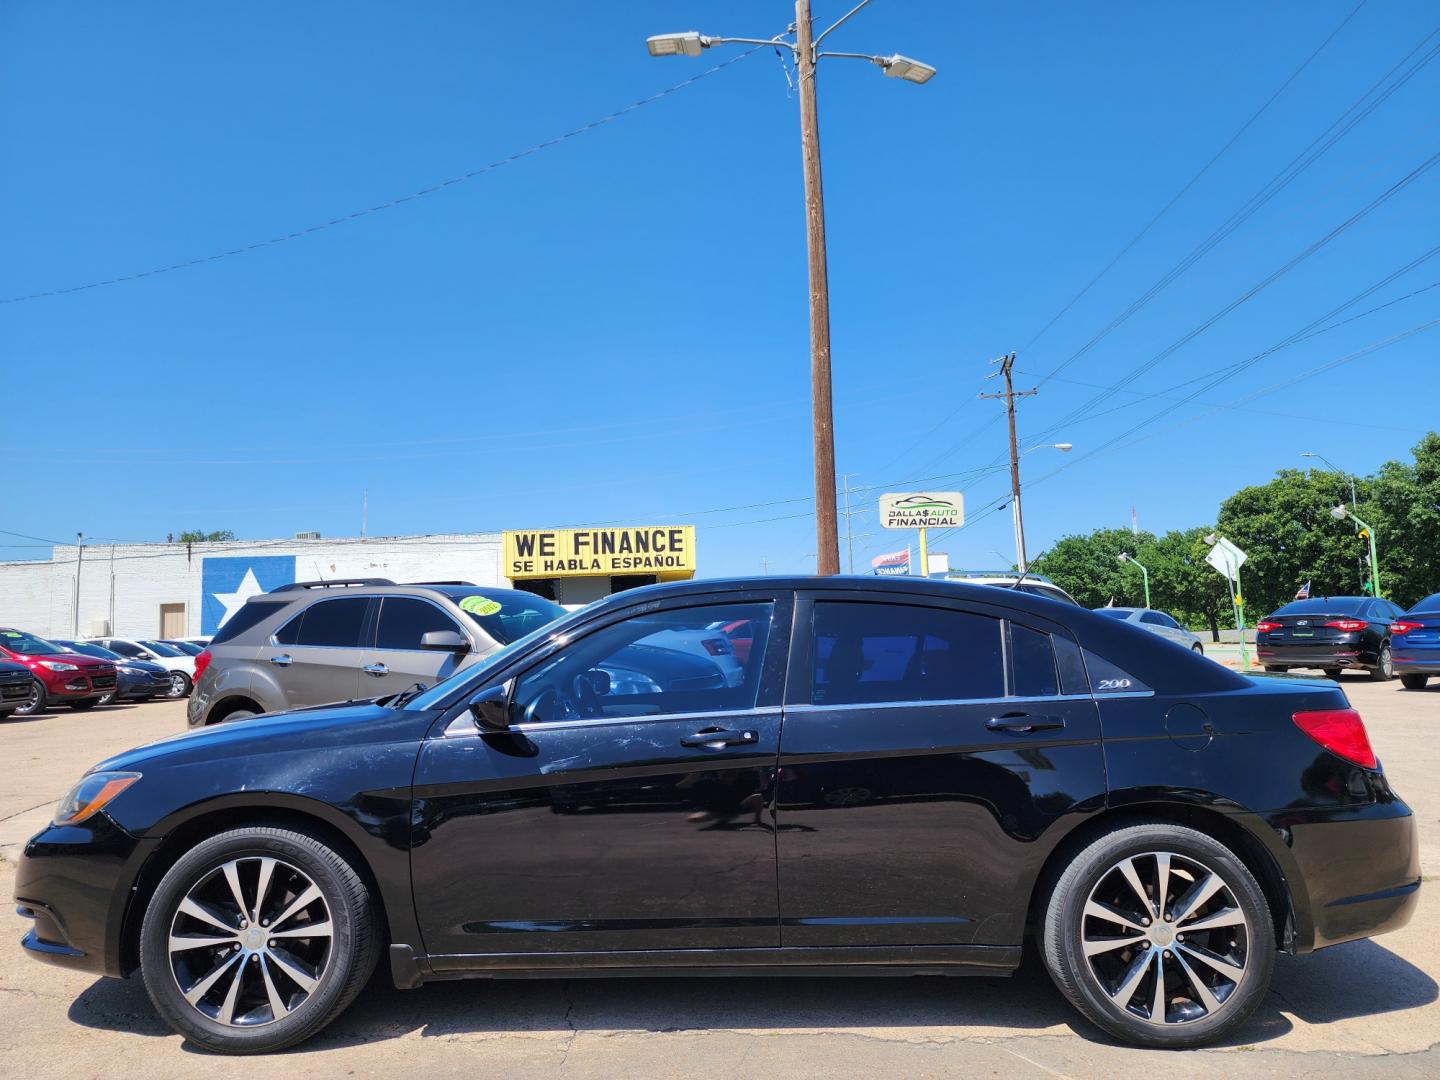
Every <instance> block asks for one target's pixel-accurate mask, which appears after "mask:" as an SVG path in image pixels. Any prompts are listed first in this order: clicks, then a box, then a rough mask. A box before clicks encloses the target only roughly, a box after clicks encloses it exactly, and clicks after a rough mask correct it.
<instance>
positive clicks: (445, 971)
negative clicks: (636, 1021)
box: [390, 945, 1021, 990]
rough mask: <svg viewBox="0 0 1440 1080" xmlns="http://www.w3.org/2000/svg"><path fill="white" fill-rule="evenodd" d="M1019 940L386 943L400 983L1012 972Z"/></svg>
mask: <svg viewBox="0 0 1440 1080" xmlns="http://www.w3.org/2000/svg"><path fill="white" fill-rule="evenodd" d="M1020 955H1021V950H1020V946H1018V945H907V946H894V947H887V948H871V947H866V946H855V947H841V948H777V949H667V950H656V951H634V952H609V953H602V952H561V953H461V954H446V955H439V956H416V955H415V954H414V953H413V952H411V950H410V949H409V947H408V946H404V945H392V946H391V947H390V973H391V978H392V979H393V980H394V982H395V985H396V986H397V987H399V988H400V989H402V990H404V989H410V988H412V987H415V986H419V985H420V984H421V983H423V982H428V981H431V980H438V979H476V978H479V979H487V978H488V979H554V978H566V979H574V978H586V977H594V978H617V977H627V976H628V977H645V976H650V977H656V976H666V977H669V976H679V975H693V976H700V977H715V976H729V975H767V976H773V975H812V976H813V975H837V976H840V975H848V976H866V977H874V976H880V975H989V976H996V975H1009V974H1011V973H1012V972H1013V971H1014V970H1015V969H1016V968H1017V967H1019V966H1020Z"/></svg>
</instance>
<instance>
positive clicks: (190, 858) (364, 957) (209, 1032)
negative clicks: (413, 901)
mask: <svg viewBox="0 0 1440 1080" xmlns="http://www.w3.org/2000/svg"><path fill="white" fill-rule="evenodd" d="M263 858H273V859H276V860H279V861H280V863H281V864H289V866H290V867H293V868H295V869H298V870H299V871H301V872H302V873H303V874H304V875H306V876H308V878H309V879H310V881H311V882H313V884H314V885H315V886H316V887H317V888H318V889H319V892H320V896H321V898H322V899H323V900H324V904H325V916H326V919H327V921H328V923H329V924H330V928H331V933H332V937H331V939H330V943H329V946H328V950H329V951H328V956H327V958H326V959H325V960H324V963H323V967H321V969H320V971H319V975H318V982H317V983H316V985H315V986H314V987H313V989H311V990H310V991H309V993H308V996H305V997H304V998H303V1000H301V1001H300V1002H299V1003H298V1004H296V1003H295V1002H294V996H293V995H292V997H291V999H290V1002H291V1008H290V1011H289V1012H288V1013H286V1014H285V1015H283V1016H281V1017H280V1018H279V1019H275V1018H274V1012H275V1010H270V1016H271V1019H270V1020H268V1021H266V1020H264V1019H263V1011H264V1010H266V1009H269V1007H268V1006H264V1005H262V1006H261V1009H262V1019H261V1022H258V1023H254V1022H252V1023H250V1024H248V1025H241V1024H226V1023H222V1022H221V1021H220V1020H219V1019H217V1018H212V1017H211V1016H208V1015H206V1014H203V1013H202V1012H200V1011H199V1009H198V1008H197V1007H195V1006H192V1005H190V1003H189V1002H187V1001H186V999H185V996H184V994H183V993H182V991H181V989H180V984H179V982H178V980H177V974H176V970H175V969H174V968H172V961H171V954H170V948H169V945H170V934H171V929H172V927H173V926H174V925H175V921H176V917H177V911H178V909H179V906H180V903H181V901H183V900H184V899H185V898H186V896H187V895H188V894H189V892H190V890H191V889H194V888H196V887H197V886H201V884H202V883H203V882H205V881H206V880H207V879H209V878H211V876H212V875H213V874H215V873H216V871H217V870H219V868H220V867H222V866H224V865H225V864H226V863H228V862H231V861H232V860H236V859H241V860H249V859H256V860H258V859H263ZM256 890H257V891H258V886H256ZM284 899H285V897H284V896H283V895H282V897H281V900H280V901H275V902H276V903H279V902H283V901H284ZM262 910H263V909H262ZM272 910H273V908H272ZM240 914H241V915H243V914H244V912H243V911H241V913H240ZM235 917H236V918H237V919H238V918H239V917H240V916H235ZM240 925H241V926H242V927H243V926H245V925H248V924H245V923H241V924H240ZM262 925H268V924H262ZM278 925H279V923H278V922H277V926H278ZM271 932H273V931H271ZM235 933H236V934H238V933H239V931H235ZM261 937H262V938H263V937H264V935H263V934H262V935H261ZM270 944H271V945H272V946H273V945H274V942H271V943H270ZM257 947H258V946H257ZM248 948H249V946H247V949H248ZM378 954H379V937H378V929H377V926H376V916H375V906H374V902H373V900H372V899H371V897H370V893H369V890H368V889H367V888H366V886H365V882H364V880H363V879H362V878H361V877H360V875H359V874H357V873H356V872H355V869H354V867H352V866H351V865H350V864H349V862H347V861H346V859H345V858H344V857H343V856H342V855H340V854H339V853H338V852H336V851H335V850H334V849H333V848H331V847H329V846H328V845H327V844H325V843H324V842H323V841H321V840H318V839H316V838H315V837H313V836H310V835H308V834H306V833H303V832H299V831H296V830H293V829H283V828H274V827H271V826H261V825H254V826H247V827H241V828H237V829H231V830H229V831H227V832H223V833H219V834H217V835H215V836H212V837H210V838H209V839H207V840H204V841H202V842H200V843H199V844H197V845H196V846H194V847H193V848H191V849H190V850H189V851H188V852H186V853H185V854H184V855H183V856H182V857H181V858H180V860H179V861H178V862H177V863H176V864H175V865H174V866H172V867H171V868H170V870H169V871H168V872H167V873H166V874H165V876H164V877H163V878H162V879H161V881H160V885H159V886H158V887H157V888H156V890H155V894H154V895H153V896H152V897H151V898H150V902H149V904H148V906H147V907H146V910H145V917H144V922H143V923H142V925H141V931H140V968H141V976H142V978H143V980H144V982H145V990H146V992H147V993H148V994H149V995H150V1001H151V1002H152V1003H153V1004H154V1006H155V1009H156V1011H157V1012H158V1013H159V1014H160V1016H161V1017H162V1018H163V1019H164V1020H165V1022H166V1023H168V1024H169V1025H170V1026H171V1027H172V1028H173V1029H174V1030H175V1031H177V1032H178V1033H179V1034H181V1035H183V1036H184V1037H185V1038H186V1039H188V1040H190V1041H191V1042H192V1043H194V1044H195V1045H197V1046H199V1047H202V1048H204V1049H206V1050H213V1051H215V1052H217V1053H223V1054H263V1053H271V1052H273V1051H276V1050H282V1049H284V1048H285V1047H287V1046H293V1045H295V1044H296V1043H298V1042H303V1041H304V1040H305V1039H308V1038H310V1037H311V1036H312V1035H314V1034H315V1033H316V1032H318V1031H320V1029H321V1028H323V1027H325V1026H326V1025H327V1024H329V1023H330V1022H331V1021H332V1020H334V1019H335V1017H337V1016H338V1015H339V1014H340V1013H341V1012H342V1011H343V1010H344V1009H345V1007H346V1006H347V1005H349V1004H350V1002H351V1001H352V1000H354V998H355V995H356V994H358V993H359V992H360V988H361V987H362V986H364V985H365V982H366V980H367V979H369V977H370V975H371V972H372V971H373V970H374V967H375V961H376V958H377V956H378ZM184 955H191V954H189V953H187V954H184ZM219 955H220V957H222V958H223V956H224V955H225V953H224V951H223V949H222V951H221V952H220V954H219ZM267 955H268V953H267ZM257 962H258V963H260V966H261V967H267V964H266V963H265V962H264V961H257ZM241 966H242V968H243V966H244V963H243V957H242V958H241ZM251 970H252V971H253V970H254V969H251ZM277 970H279V969H277ZM267 974H268V972H267ZM202 1000H203V998H202Z"/></svg>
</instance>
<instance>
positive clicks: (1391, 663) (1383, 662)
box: [1380, 645, 1395, 675]
mask: <svg viewBox="0 0 1440 1080" xmlns="http://www.w3.org/2000/svg"><path fill="white" fill-rule="evenodd" d="M1380 670H1381V671H1383V672H1384V673H1385V674H1386V675H1389V674H1391V673H1392V672H1393V671H1394V670H1395V658H1394V657H1393V656H1391V655H1390V646H1389V645H1386V646H1385V648H1383V649H1381V650H1380Z"/></svg>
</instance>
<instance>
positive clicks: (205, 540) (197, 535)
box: [175, 529, 235, 544]
mask: <svg viewBox="0 0 1440 1080" xmlns="http://www.w3.org/2000/svg"><path fill="white" fill-rule="evenodd" d="M234 539H235V533H234V532H232V531H231V530H230V529H218V530H216V531H215V532H204V531H202V530H200V529H192V530H190V531H189V532H182V533H181V534H180V535H179V536H177V537H176V538H175V542H176V543H177V544H210V543H215V542H216V541H219V540H234Z"/></svg>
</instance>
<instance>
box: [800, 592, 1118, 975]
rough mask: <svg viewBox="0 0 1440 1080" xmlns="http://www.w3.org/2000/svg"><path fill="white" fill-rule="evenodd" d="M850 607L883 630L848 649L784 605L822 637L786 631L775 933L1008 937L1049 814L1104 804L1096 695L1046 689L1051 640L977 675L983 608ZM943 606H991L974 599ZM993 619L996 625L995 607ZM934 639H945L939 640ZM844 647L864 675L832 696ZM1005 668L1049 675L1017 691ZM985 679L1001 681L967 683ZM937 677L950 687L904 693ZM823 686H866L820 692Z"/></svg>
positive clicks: (991, 656) (860, 620)
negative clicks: (953, 619) (983, 692)
mask: <svg viewBox="0 0 1440 1080" xmlns="http://www.w3.org/2000/svg"><path fill="white" fill-rule="evenodd" d="M823 606H824V604H823V602H822V603H817V604H816V605H815V607H817V608H822V607H823ZM883 606H886V607H889V606H892V605H883ZM934 606H935V607H938V605H934ZM857 607H862V608H865V609H866V613H865V614H864V615H859V616H857V617H856V618H855V619H854V620H852V623H851V625H853V626H858V627H860V628H861V632H862V633H864V634H865V635H868V636H869V637H871V638H874V639H883V640H885V641H887V642H891V643H894V644H892V645H890V646H886V649H885V651H881V650H880V649H878V648H877V647H876V646H875V645H873V644H870V643H869V642H868V641H867V643H866V645H865V647H864V648H862V649H860V650H858V652H857V650H855V649H854V648H853V647H852V646H851V645H849V644H847V642H846V640H845V635H844V633H840V634H839V635H838V636H835V635H834V634H832V635H831V638H832V639H833V640H832V641H831V644H829V645H828V646H827V645H826V640H827V637H826V634H825V633H823V632H822V630H823V627H822V626H821V625H820V620H819V617H818V616H812V617H808V618H807V613H806V612H805V610H804V606H803V605H802V610H801V611H800V613H799V614H798V615H797V619H796V625H797V627H804V628H806V630H808V628H809V626H810V625H811V623H812V619H813V620H816V621H815V627H816V633H815V638H816V640H817V641H818V642H819V645H818V647H816V646H815V644H814V643H813V642H810V643H807V642H804V641H798V640H797V643H796V647H795V649H794V650H793V652H792V655H793V656H794V657H795V660H794V661H792V669H793V670H792V674H791V679H790V690H789V692H788V694H787V704H786V706H785V715H784V734H783V738H782V742H781V748H780V774H779V775H780V779H779V791H778V796H777V808H776V827H777V835H776V846H777V851H778V854H779V868H780V869H779V877H780V913H781V940H782V942H783V944H784V945H786V946H787V947H788V946H845V945H945V944H967V943H974V944H987V945H1013V944H1015V943H1017V942H1019V941H1020V940H1021V935H1022V933H1023V929H1024V922H1025V916H1026V907H1027V905H1028V902H1029V896H1030V888H1031V885H1032V883H1033V881H1034V879H1035V876H1036V875H1037V874H1038V872H1039V870H1040V867H1041V865H1042V864H1043V862H1044V860H1045V858H1046V857H1047V856H1048V854H1049V853H1050V851H1051V850H1053V848H1054V845H1055V844H1056V843H1057V842H1058V839H1059V837H1060V836H1061V834H1062V833H1063V832H1065V831H1067V830H1066V828H1064V827H1056V826H1057V824H1059V823H1060V822H1061V820H1062V819H1064V818H1066V817H1072V816H1073V817H1078V816H1081V815H1084V814H1088V813H1091V812H1094V811H1097V810H1099V809H1101V808H1103V806H1104V798H1105V773H1104V762H1103V758H1102V751H1101V746H1100V741H1099V736H1100V729H1099V719H1098V714H1097V711H1096V708H1095V704H1094V701H1093V700H1092V699H1091V698H1090V697H1089V695H1088V694H1078V693H1073V692H1067V693H1063V694H1062V693H1057V692H1055V691H1058V690H1059V689H1061V685H1060V679H1059V677H1058V675H1059V673H1057V670H1056V668H1055V666H1054V660H1053V653H1052V650H1050V649H1049V648H1048V647H1047V649H1046V651H1045V654H1044V656H1045V661H1044V662H1045V664H1046V665H1047V670H1045V671H1044V672H1037V671H1035V670H1033V669H1030V670H1027V671H1020V672H1017V671H1016V670H1015V665H1014V660H1015V659H1016V657H1017V653H1016V651H1015V650H1014V649H1013V648H1010V649H1009V650H1008V651H1007V652H1006V656H1007V657H1008V658H1009V662H1008V667H1009V670H1007V671H1004V674H1003V677H1002V676H1001V674H1000V673H999V672H996V673H992V674H986V673H985V672H984V671H983V670H982V669H981V666H983V665H989V664H994V665H997V667H1003V666H1007V665H1004V664H1002V659H1001V652H1000V649H999V648H998V647H996V646H992V644H991V643H990V640H991V639H990V637H989V634H990V630H989V629H988V628H987V624H985V623H983V622H977V623H971V624H966V625H963V626H954V625H949V624H948V623H947V619H946V618H940V619H938V620H937V619H936V618H935V616H934V612H933V611H930V612H928V613H927V612H926V611H925V610H924V608H925V606H917V607H916V608H915V609H913V610H914V611H919V612H920V614H919V615H918V616H917V615H915V614H913V612H912V610H911V609H909V608H906V609H903V611H904V613H903V614H901V615H899V616H897V615H896V614H895V613H894V612H883V611H881V607H882V605H858V606H857ZM944 610H946V611H949V612H952V613H955V614H969V615H970V616H972V617H976V616H978V617H981V618H987V619H988V618H996V616H997V615H999V614H1003V610H1001V609H991V610H990V611H988V612H987V611H984V610H983V609H979V608H976V607H974V606H973V605H972V606H970V607H969V608H968V609H965V608H960V607H958V606H955V605H947V606H946V607H945V609H944ZM916 618H921V619H925V620H928V622H926V623H925V624H924V627H923V628H922V629H919V630H916V631H915V641H916V642H917V645H919V643H921V642H923V643H925V644H923V645H919V647H918V648H914V649H909V650H907V647H906V646H905V645H904V644H903V642H902V638H903V630H904V628H905V627H906V626H907V625H910V624H912V623H913V622H914V620H915V619H916ZM1042 629H1046V628H1043V627H1042ZM995 633H996V634H997V636H998V638H999V640H1001V641H1008V635H1005V634H1003V633H1001V632H1000V626H999V623H998V619H997V625H996V629H995ZM800 636H802V637H803V636H806V631H805V630H802V631H801V632H800ZM1035 636H1041V637H1043V635H1035V634H1031V635H1029V636H1028V637H1026V639H1025V640H1026V647H1025V650H1024V651H1021V652H1020V653H1019V657H1020V658H1021V659H1024V660H1025V662H1026V663H1027V664H1032V663H1033V656H1034V655H1035V654H1034V650H1033V648H1032V647H1031V646H1032V645H1033V640H1032V639H1033V638H1034V637H1035ZM942 642H948V644H949V646H950V648H949V649H945V648H939V647H936V646H938V645H939V644H940V643H942ZM827 654H828V655H827ZM847 654H848V658H847ZM856 656H859V657H860V658H861V659H860V661H859V663H858V671H859V675H860V678H859V681H858V682H853V683H851V685H850V689H849V690H848V691H844V692H841V693H840V694H838V695H837V692H836V687H837V686H843V685H845V683H846V678H847V677H846V675H845V674H844V672H840V673H839V675H838V678H837V673H836V672H835V671H833V670H832V671H826V670H825V669H826V667H827V666H831V665H833V663H834V658H836V657H839V658H840V664H841V665H843V666H844V667H846V668H848V669H849V670H850V675H851V677H853V676H854V674H855V672H856V670H857V665H856V661H855V659H854V657H856ZM966 665H969V668H968V669H967V667H966ZM812 672H813V676H812ZM867 676H868V678H867ZM1017 677H1020V678H1021V682H1022V685H1024V686H1027V687H1037V686H1038V687H1044V688H1047V692H1046V693H1045V694H1043V695H1042V696H1017V695H1015V694H1014V692H1013V691H1014V688H1015V686H1016V679H1017ZM812 678H813V679H814V680H815V681H814V683H813V684H812ZM867 684H868V685H867ZM986 687H998V693H997V694H995V696H992V697H983V698H982V697H979V696H976V697H969V696H966V695H968V694H969V693H971V692H972V691H973V690H976V689H983V688H986ZM1052 688H1053V689H1052ZM1064 689H1066V690H1067V691H1073V690H1074V689H1075V688H1074V687H1070V686H1067V687H1065V688H1064ZM939 694H951V695H954V696H953V697H951V698H949V699H947V700H915V699H916V698H922V699H923V698H926V697H937V696H938V695H939ZM907 695H908V696H909V697H910V700H889V701H887V700H883V699H884V698H885V697H887V696H889V697H897V698H898V697H903V696H907ZM807 696H808V698H809V700H806V698H807ZM836 696H841V697H846V696H852V697H853V696H863V697H866V698H867V700H866V701H865V702H863V703H849V702H838V703H832V702H831V701H827V700H823V699H826V698H829V699H833V698H835V697H836ZM816 697H819V698H821V699H822V700H821V701H819V702H818V703H817V702H816V701H815V698H816ZM1066 824H1073V821H1072V822H1068V823H1066Z"/></svg>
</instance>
